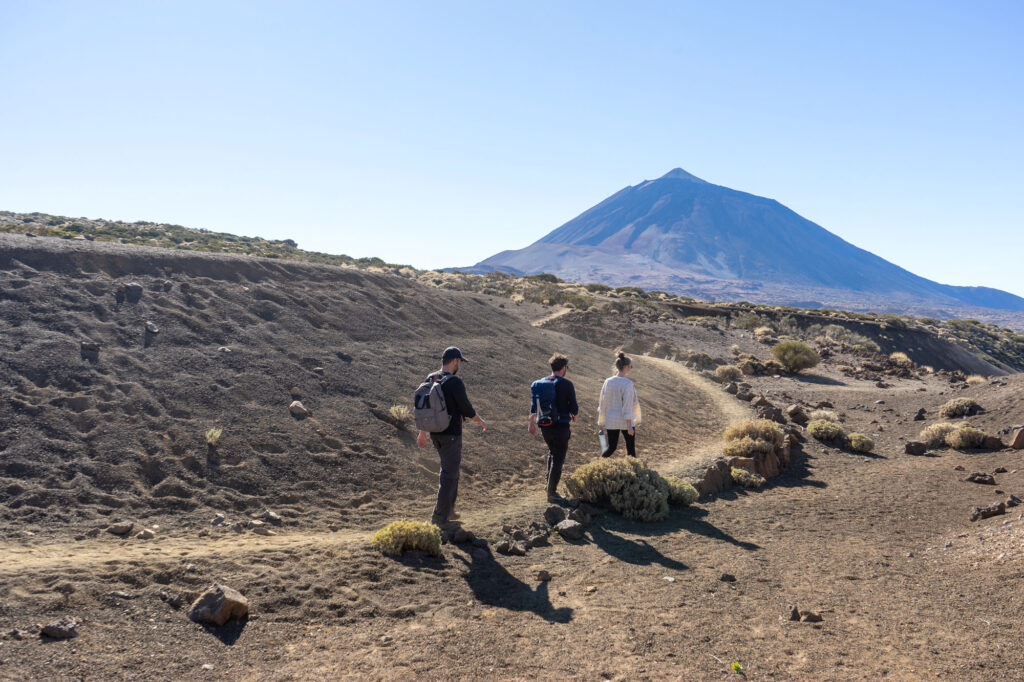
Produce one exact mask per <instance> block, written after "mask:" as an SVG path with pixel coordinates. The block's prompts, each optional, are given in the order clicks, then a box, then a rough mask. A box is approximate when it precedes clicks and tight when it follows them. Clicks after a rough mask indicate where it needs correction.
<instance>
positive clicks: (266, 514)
mask: <svg viewBox="0 0 1024 682" xmlns="http://www.w3.org/2000/svg"><path fill="white" fill-rule="evenodd" d="M263 519H264V520H265V521H267V522H268V523H272V524H274V525H275V526H280V525H281V515H280V514H277V513H275V512H272V511H270V510H269V509H264V510H263Z"/></svg>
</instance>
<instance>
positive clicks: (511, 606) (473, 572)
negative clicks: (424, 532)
mask: <svg viewBox="0 0 1024 682" xmlns="http://www.w3.org/2000/svg"><path fill="white" fill-rule="evenodd" d="M469 551H470V554H469V557H468V558H467V557H466V556H465V555H463V554H461V553H460V554H455V555H454V558H455V559H457V560H459V561H461V562H462V563H463V564H465V565H466V567H467V568H468V569H469V570H468V572H467V573H466V574H465V576H464V577H465V579H466V583H467V584H468V585H469V589H470V590H472V591H473V595H474V596H475V597H476V599H477V601H478V602H480V603H481V604H487V605H489V606H494V607H497V608H501V609H508V610H509V611H531V612H533V613H535V614H537V615H538V616H540V617H541V618H543V619H544V620H546V621H548V622H549V623H568V622H569V621H571V620H572V613H573V610H572V609H571V608H569V607H567V606H563V607H561V608H557V609H556V608H555V607H554V606H553V605H552V604H551V597H550V596H549V595H548V583H547V582H540V583H538V584H537V588H536V589H534V588H532V587H530V586H529V585H527V584H526V583H524V582H523V581H522V580H519V579H518V578H516V577H515V576H514V575H512V574H511V573H509V572H508V571H507V570H505V567H504V566H502V565H501V564H500V563H498V562H497V561H495V559H494V555H493V554H491V550H490V548H489V547H487V548H483V547H478V548H473V549H471V550H469Z"/></svg>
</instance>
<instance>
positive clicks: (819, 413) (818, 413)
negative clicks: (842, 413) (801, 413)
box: [809, 410, 839, 423]
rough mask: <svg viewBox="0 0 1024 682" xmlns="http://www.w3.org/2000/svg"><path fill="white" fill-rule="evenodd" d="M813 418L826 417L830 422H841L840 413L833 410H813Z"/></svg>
mask: <svg viewBox="0 0 1024 682" xmlns="http://www.w3.org/2000/svg"><path fill="white" fill-rule="evenodd" d="M809 416H810V418H811V419H824V420H825V421H829V422H836V423H838V422H839V415H838V414H836V413H835V412H833V411H832V410H811V414H810V415H809Z"/></svg>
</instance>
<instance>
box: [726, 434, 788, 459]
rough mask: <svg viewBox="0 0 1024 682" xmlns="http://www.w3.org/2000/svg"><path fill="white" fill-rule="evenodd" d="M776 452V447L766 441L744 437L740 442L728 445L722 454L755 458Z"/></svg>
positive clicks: (736, 441) (735, 441)
mask: <svg viewBox="0 0 1024 682" xmlns="http://www.w3.org/2000/svg"><path fill="white" fill-rule="evenodd" d="M774 450H775V445H774V444H773V443H770V442H768V441H766V440H760V439H754V438H751V437H750V436H744V437H743V438H740V439H739V440H734V441H732V442H729V443H726V444H725V448H723V449H722V454H723V455H725V456H726V457H753V456H754V455H756V454H759V453H760V454H765V455H766V454H768V453H769V452H772V451H774Z"/></svg>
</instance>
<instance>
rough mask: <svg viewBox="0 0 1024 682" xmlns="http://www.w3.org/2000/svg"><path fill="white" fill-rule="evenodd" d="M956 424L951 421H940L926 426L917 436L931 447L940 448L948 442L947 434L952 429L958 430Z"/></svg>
mask: <svg viewBox="0 0 1024 682" xmlns="http://www.w3.org/2000/svg"><path fill="white" fill-rule="evenodd" d="M956 428H957V427H956V425H955V424H950V423H949V422H939V423H938V424H932V425H931V426H927V427H925V428H924V429H923V430H922V431H921V433H920V434H918V436H917V438H918V440H920V441H921V442H923V443H924V444H925V445H927V446H928V447H930V448H940V447H942V446H943V445H945V444H946V436H947V435H948V434H949V433H950V432H951V431H956Z"/></svg>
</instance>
